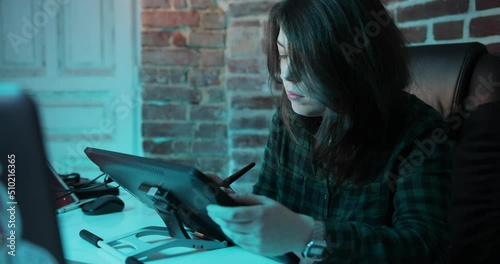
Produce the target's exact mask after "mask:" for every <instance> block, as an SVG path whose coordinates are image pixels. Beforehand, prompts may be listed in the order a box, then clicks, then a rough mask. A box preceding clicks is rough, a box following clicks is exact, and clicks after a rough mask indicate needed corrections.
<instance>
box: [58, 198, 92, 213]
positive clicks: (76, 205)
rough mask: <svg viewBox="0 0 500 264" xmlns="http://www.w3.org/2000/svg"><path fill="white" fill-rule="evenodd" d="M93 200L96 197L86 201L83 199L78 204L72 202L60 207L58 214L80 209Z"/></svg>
mask: <svg viewBox="0 0 500 264" xmlns="http://www.w3.org/2000/svg"><path fill="white" fill-rule="evenodd" d="M92 200H94V199H89V200H85V201H82V202H79V203H76V204H71V205H68V206H65V207H63V208H61V209H58V210H57V213H58V214H62V213H66V212H69V211H73V210H75V209H78V208H80V207H82V206H84V205H86V204H87V203H89V202H91V201H92Z"/></svg>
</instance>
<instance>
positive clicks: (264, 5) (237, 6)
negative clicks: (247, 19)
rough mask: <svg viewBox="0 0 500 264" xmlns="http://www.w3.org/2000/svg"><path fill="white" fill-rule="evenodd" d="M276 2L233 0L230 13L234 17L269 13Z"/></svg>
mask: <svg viewBox="0 0 500 264" xmlns="http://www.w3.org/2000/svg"><path fill="white" fill-rule="evenodd" d="M274 4H275V2H274V1H259V2H231V3H229V14H230V15H231V16H232V17H244V16H255V15H257V16H258V15H267V14H268V13H269V10H271V7H272V6H273V5H274Z"/></svg>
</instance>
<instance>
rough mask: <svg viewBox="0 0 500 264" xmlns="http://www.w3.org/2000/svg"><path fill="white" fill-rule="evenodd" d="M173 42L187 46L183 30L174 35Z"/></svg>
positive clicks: (178, 45) (179, 45) (176, 44)
mask: <svg viewBox="0 0 500 264" xmlns="http://www.w3.org/2000/svg"><path fill="white" fill-rule="evenodd" d="M172 43H173V44H174V45H175V46H177V47H183V46H186V44H187V41H186V37H185V36H184V35H183V34H182V32H180V31H176V32H174V34H173V35H172Z"/></svg>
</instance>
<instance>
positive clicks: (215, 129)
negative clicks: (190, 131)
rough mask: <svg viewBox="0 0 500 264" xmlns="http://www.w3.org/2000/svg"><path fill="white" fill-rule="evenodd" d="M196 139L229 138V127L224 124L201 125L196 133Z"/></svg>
mask: <svg viewBox="0 0 500 264" xmlns="http://www.w3.org/2000/svg"><path fill="white" fill-rule="evenodd" d="M194 137H195V138H217V139H226V138H227V125H222V124H200V126H199V127H198V129H197V130H196V131H195V133H194Z"/></svg>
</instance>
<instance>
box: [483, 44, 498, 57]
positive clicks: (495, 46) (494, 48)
mask: <svg viewBox="0 0 500 264" xmlns="http://www.w3.org/2000/svg"><path fill="white" fill-rule="evenodd" d="M486 47H487V48H488V52H490V53H496V54H498V55H500V43H492V44H489V45H487V46H486Z"/></svg>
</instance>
